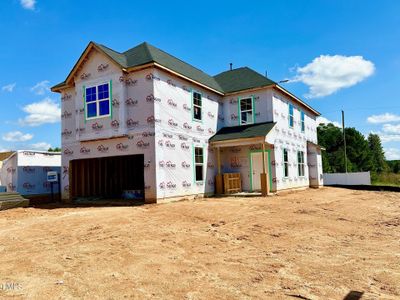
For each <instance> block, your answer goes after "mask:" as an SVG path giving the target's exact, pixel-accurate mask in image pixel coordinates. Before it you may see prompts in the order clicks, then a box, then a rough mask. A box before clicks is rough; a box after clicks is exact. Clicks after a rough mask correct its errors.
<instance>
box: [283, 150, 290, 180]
mask: <svg viewBox="0 0 400 300" xmlns="http://www.w3.org/2000/svg"><path fill="white" fill-rule="evenodd" d="M283 177H289V153H288V149H286V148H285V149H283Z"/></svg>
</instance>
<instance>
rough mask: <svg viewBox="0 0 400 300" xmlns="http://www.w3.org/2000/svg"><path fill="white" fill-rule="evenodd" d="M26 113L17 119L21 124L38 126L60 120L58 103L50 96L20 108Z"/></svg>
mask: <svg viewBox="0 0 400 300" xmlns="http://www.w3.org/2000/svg"><path fill="white" fill-rule="evenodd" d="M22 110H23V111H24V112H26V113H27V114H28V115H27V116H26V117H25V118H24V119H19V124H20V125H21V126H39V125H42V124H47V123H50V124H53V123H57V122H60V119H61V108H60V105H59V104H58V103H56V102H54V101H53V100H51V99H50V98H45V99H43V100H42V101H40V102H34V103H31V104H28V105H26V106H24V107H23V108H22Z"/></svg>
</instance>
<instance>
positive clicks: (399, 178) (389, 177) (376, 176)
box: [371, 172, 400, 186]
mask: <svg viewBox="0 0 400 300" xmlns="http://www.w3.org/2000/svg"><path fill="white" fill-rule="evenodd" d="M371 182H372V185H382V186H400V174H399V173H389V172H388V173H371Z"/></svg>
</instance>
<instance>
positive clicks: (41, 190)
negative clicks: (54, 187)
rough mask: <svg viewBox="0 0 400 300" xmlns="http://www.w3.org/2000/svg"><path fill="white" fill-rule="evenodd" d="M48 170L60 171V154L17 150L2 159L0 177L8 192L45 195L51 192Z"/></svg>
mask: <svg viewBox="0 0 400 300" xmlns="http://www.w3.org/2000/svg"><path fill="white" fill-rule="evenodd" d="M48 171H56V172H58V173H60V172H61V155H60V154H55V153H46V152H43V153H40V152H35V151H18V152H16V154H15V155H13V156H12V157H10V158H9V159H7V160H6V161H4V164H3V168H2V169H1V171H0V177H1V178H2V179H1V180H2V182H4V185H6V186H7V191H8V192H18V193H20V194H21V195H26V196H28V195H45V194H50V192H51V187H50V183H48V182H47V172H48Z"/></svg>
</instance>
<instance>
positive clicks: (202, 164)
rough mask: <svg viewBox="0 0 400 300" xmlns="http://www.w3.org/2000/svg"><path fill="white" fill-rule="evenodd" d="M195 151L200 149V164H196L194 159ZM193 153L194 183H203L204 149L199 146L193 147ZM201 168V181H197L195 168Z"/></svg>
mask: <svg viewBox="0 0 400 300" xmlns="http://www.w3.org/2000/svg"><path fill="white" fill-rule="evenodd" d="M197 149H201V158H202V162H201V163H200V162H197V160H196V158H197V155H196V150H197ZM193 151H194V181H195V182H203V181H204V148H203V147H199V146H194V147H193ZM198 166H201V177H202V179H201V180H198V179H197V167H198Z"/></svg>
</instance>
